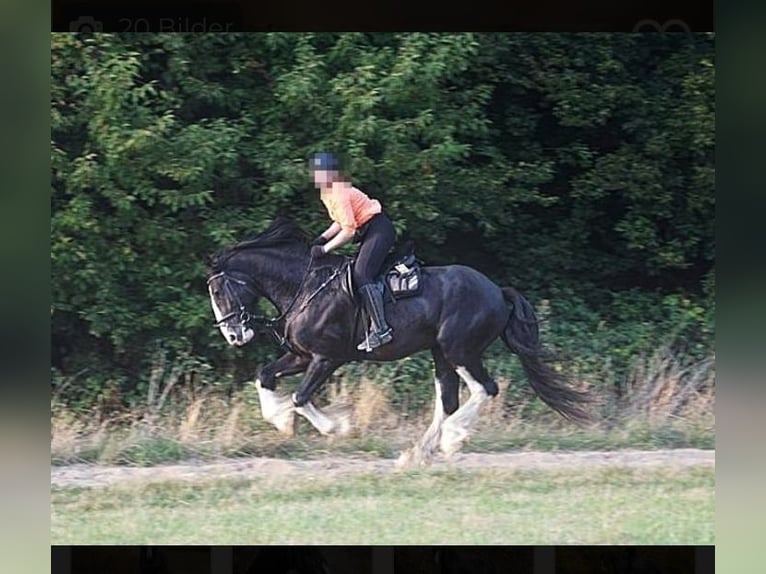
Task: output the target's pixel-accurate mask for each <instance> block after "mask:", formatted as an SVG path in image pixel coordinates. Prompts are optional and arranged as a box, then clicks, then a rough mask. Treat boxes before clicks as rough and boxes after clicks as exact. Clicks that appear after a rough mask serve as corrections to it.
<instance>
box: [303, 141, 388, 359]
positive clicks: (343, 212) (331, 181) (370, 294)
mask: <svg viewBox="0 0 766 574" xmlns="http://www.w3.org/2000/svg"><path fill="white" fill-rule="evenodd" d="M311 171H312V174H313V178H314V185H315V186H316V187H317V188H318V189H319V190H320V199H321V200H322V203H323V204H324V206H325V208H326V209H327V212H328V213H329V215H330V219H331V220H332V224H331V225H330V227H328V228H327V229H326V230H325V231H324V232H323V233H322V234H321V235H320V236H319V237H317V238H316V239H315V240H314V241H313V243H312V248H311V255H312V256H313V257H314V258H318V257H321V256H322V255H324V254H326V253H329V252H330V251H333V250H334V249H337V248H338V247H341V246H343V245H346V244H347V243H349V242H353V243H360V246H359V254H358V256H357V259H356V263H355V264H354V282H355V285H356V287H357V289H358V290H359V293H360V294H361V295H362V297H363V300H364V304H365V308H366V309H367V313H368V314H369V316H370V319H371V326H370V331H369V333H368V335H367V337H366V340H364V341H362V342H361V343H360V344H359V345H357V349H358V350H359V351H372V350H373V349H375V348H376V347H379V346H380V345H385V344H386V343H388V342H390V341H391V340H392V339H393V335H392V332H391V331H392V330H391V327H390V326H389V325H388V324H387V323H386V318H385V313H384V309H383V293H382V291H381V290H380V289H379V288H378V287H377V285H376V284H375V278H376V277H377V275H378V274H379V273H380V271H381V266H382V264H383V260H384V259H385V257H386V255H387V254H388V252H389V250H390V249H391V247H392V246H393V245H394V241H395V239H396V231H395V230H394V226H393V224H392V223H391V220H389V218H388V217H387V216H386V214H385V213H384V211H383V208H382V206H381V204H380V201H378V200H377V199H372V198H370V197H368V196H367V195H366V194H365V193H363V192H362V191H360V190H359V189H357V188H356V187H354V186H353V185H351V183H350V182H349V180H348V179H347V178H346V177H344V176H343V175H342V174H341V173H340V171H339V170H338V160H337V158H336V157H335V155H334V154H332V153H326V152H322V153H317V154H314V157H313V158H312V160H311Z"/></svg>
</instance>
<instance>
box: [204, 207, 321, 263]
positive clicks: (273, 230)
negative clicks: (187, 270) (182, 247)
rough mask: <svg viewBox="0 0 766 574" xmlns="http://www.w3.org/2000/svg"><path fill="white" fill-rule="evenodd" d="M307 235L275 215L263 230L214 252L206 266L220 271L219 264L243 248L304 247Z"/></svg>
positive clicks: (285, 219) (288, 221)
mask: <svg viewBox="0 0 766 574" xmlns="http://www.w3.org/2000/svg"><path fill="white" fill-rule="evenodd" d="M308 241H309V235H308V234H307V233H306V232H305V231H304V230H303V229H301V228H300V227H298V225H297V224H296V223H295V222H293V221H292V220H291V219H288V218H287V217H283V216H278V217H276V218H275V219H274V220H273V221H272V222H271V224H270V225H269V227H267V228H266V229H265V230H264V231H261V232H260V233H257V234H256V235H252V236H250V237H248V238H246V239H243V240H242V241H239V242H237V243H235V244H234V245H230V246H229V247H225V248H223V249H221V250H219V251H217V252H216V253H214V254H213V255H212V256H211V257H210V259H209V261H208V266H209V267H210V270H211V272H217V271H220V268H221V266H222V265H223V264H224V263H225V262H226V261H227V260H228V259H229V258H230V257H232V256H233V255H235V254H237V253H238V252H240V251H242V250H245V249H253V248H259V247H274V246H276V245H285V246H296V247H300V248H305V247H306V246H307V245H308Z"/></svg>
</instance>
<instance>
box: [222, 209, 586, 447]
mask: <svg viewBox="0 0 766 574" xmlns="http://www.w3.org/2000/svg"><path fill="white" fill-rule="evenodd" d="M309 241H310V236H309V235H308V234H307V233H305V232H304V231H303V230H301V229H300V228H299V227H297V226H296V225H295V224H294V223H292V222H291V221H290V220H288V219H285V218H282V217H279V218H277V219H275V220H274V221H273V222H272V224H271V225H270V226H269V228H268V229H266V230H265V231H263V232H262V233H260V234H258V235H256V236H254V237H252V238H251V239H248V240H246V241H243V242H240V243H238V244H236V245H234V246H232V247H230V248H227V249H225V250H222V251H220V252H218V253H216V254H215V255H213V256H212V257H211V258H210V260H209V269H208V271H209V274H208V280H207V283H208V291H209V295H210V301H211V305H212V307H213V311H214V313H215V317H216V326H217V327H218V328H219V329H220V330H221V333H222V334H223V336H224V337H225V339H226V340H227V341H228V342H229V344H231V345H234V346H242V345H245V344H247V343H248V342H250V341H251V340H252V338H253V337H254V335H255V333H256V331H258V330H259V329H263V328H267V329H272V330H273V333H274V334H275V335H276V336H277V337H278V339H279V340H280V342H281V343H282V347H283V348H284V349H285V353H284V354H283V355H282V356H281V357H279V358H278V359H277V360H275V361H274V362H272V363H269V364H267V365H266V366H264V367H263V368H262V369H261V371H260V373H259V374H258V378H257V380H256V387H257V389H258V392H259V398H260V402H261V410H262V413H263V416H264V418H265V419H266V420H268V421H270V422H272V423H273V424H274V425H275V426H276V427H277V428H278V429H280V430H281V431H283V432H286V433H292V432H294V424H295V418H294V413H296V412H297V413H298V414H300V415H302V416H304V417H305V418H307V419H308V420H309V421H310V422H311V423H312V424H313V425H314V426H315V427H316V428H317V429H318V430H319V431H320V432H321V433H323V434H333V433H344V432H347V431H348V430H349V428H350V422H349V420H348V416H333V414H332V413H330V412H329V411H326V410H321V409H319V408H318V407H316V406H315V405H313V404H312V402H311V397H312V395H313V394H314V393H315V392H316V391H317V389H319V388H320V386H321V385H322V384H323V383H324V382H325V381H326V380H327V379H328V377H329V376H330V375H331V374H332V373H333V371H335V370H336V369H337V368H338V367H340V366H341V365H343V364H345V363H348V362H351V361H377V362H380V361H396V360H399V359H402V358H404V357H407V356H409V355H412V354H414V353H417V352H420V351H424V350H430V351H431V354H432V356H433V361H434V366H435V380H434V385H435V388H436V401H435V408H434V418H433V422H432V423H431V425H430V427H429V428H428V430H427V431H426V433H425V434H424V436H423V437H422V438H421V439H420V441H419V442H418V443H417V444H416V445H415V446H414V448H413V449H412V450H410V451H408V452H407V453H404V454H403V457H402V459H401V462H407V461H420V462H427V461H428V460H430V458H431V456H432V455H433V453H434V452H435V450H436V448H437V446H439V447H441V450H442V451H443V452H444V453H445V454H447V455H451V454H453V453H455V452H457V451H458V450H459V449H460V446H461V444H462V443H463V441H464V440H465V439H466V438H467V437H468V434H469V431H470V429H471V426H472V425H473V424H474V423H475V421H476V419H477V417H478V414H479V410H480V408H481V406H482V404H483V403H484V402H485V401H487V400H488V399H489V398H490V397H494V396H495V395H497V392H498V387H497V384H496V383H495V381H494V380H493V379H492V377H491V376H490V374H489V373H488V372H487V370H486V369H485V368H484V365H483V364H482V354H483V353H484V351H485V350H486V349H487V347H489V345H490V344H491V343H492V342H493V341H494V340H495V339H497V337H501V338H502V339H503V341H504V342H505V343H506V345H507V346H508V348H509V349H510V350H511V351H512V352H513V353H515V354H516V355H517V356H518V357H519V359H520V361H521V364H522V366H523V368H524V371H525V373H526V375H527V378H528V380H529V383H530V384H531V386H532V389H533V390H534V391H535V392H536V393H537V395H538V396H539V397H540V398H541V399H542V400H543V401H544V402H545V403H546V404H548V405H549V406H550V407H551V408H553V409H555V410H556V411H557V412H559V413H560V414H561V415H563V416H564V417H566V418H567V419H570V420H572V421H574V422H577V423H584V422H587V421H589V420H590V417H589V415H588V413H587V411H586V410H585V408H584V407H585V406H586V404H587V403H588V402H589V401H590V398H589V395H588V394H587V393H585V392H582V391H578V390H575V389H572V388H569V387H568V386H567V385H566V381H565V379H564V378H563V377H562V376H561V375H560V374H559V373H558V372H556V371H555V370H554V369H552V368H551V367H550V366H548V365H547V364H546V363H545V361H544V359H543V350H542V347H541V344H540V338H539V331H538V321H537V317H536V315H535V311H534V309H533V307H532V305H531V304H530V303H529V301H527V299H525V298H524V297H523V296H522V295H521V294H520V293H519V292H518V291H516V290H515V289H513V288H511V287H503V288H501V287H499V286H498V285H496V284H495V283H493V282H492V281H491V280H489V279H488V278H487V277H486V276H485V275H483V274H482V273H480V272H479V271H477V270H475V269H472V268H470V267H466V266H463V265H447V266H441V267H437V266H424V267H423V268H422V269H421V272H422V274H421V288H422V291H421V294H420V295H418V296H415V297H408V298H403V299H399V300H395V301H392V300H391V298H389V299H388V301H387V303H386V316H387V320H388V322H389V324H390V325H391V327H392V328H393V332H394V339H393V341H392V342H390V343H388V344H386V345H383V346H381V347H378V348H376V349H374V350H373V351H371V352H365V351H358V350H357V348H356V346H357V344H358V343H359V341H360V340H361V337H363V336H364V333H365V331H366V328H365V327H366V325H365V324H364V322H363V318H362V316H361V315H360V313H359V309H360V305H359V302H358V300H357V298H356V297H355V294H354V289H353V286H351V285H350V284H349V281H350V280H349V279H348V277H349V276H350V274H349V273H348V268H349V266H350V265H352V264H353V259H352V258H349V257H347V256H343V255H337V254H329V255H327V256H325V257H322V258H321V259H318V260H312V258H311V255H310V247H309ZM259 297H265V298H266V299H268V300H269V301H270V302H271V303H272V304H273V305H274V306H275V307H276V308H277V309H278V310H279V313H280V315H279V317H277V318H275V319H273V320H271V321H264V320H263V319H262V318H259V317H256V316H254V310H255V308H256V303H257V301H258V299H259ZM298 373H304V375H303V380H302V382H301V383H300V385H299V386H298V387H297V389H296V391H295V392H294V393H293V394H292V396H291V397H287V396H279V395H277V394H276V393H275V392H274V390H275V387H276V383H277V379H278V378H280V377H284V376H288V375H294V374H298ZM460 380H462V381H463V382H465V383H466V385H467V386H468V389H469V391H470V398H469V399H468V400H467V401H466V403H465V404H464V405H462V406H459V404H458V398H459V384H460Z"/></svg>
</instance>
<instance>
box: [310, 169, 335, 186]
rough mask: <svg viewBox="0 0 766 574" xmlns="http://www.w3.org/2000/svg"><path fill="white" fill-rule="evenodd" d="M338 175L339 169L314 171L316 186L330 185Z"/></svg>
mask: <svg viewBox="0 0 766 574" xmlns="http://www.w3.org/2000/svg"><path fill="white" fill-rule="evenodd" d="M337 177H338V172H337V171H322V170H316V171H314V173H313V178H314V185H315V186H316V187H325V186H327V185H330V184H331V183H332V182H333V181H334V180H335V178H337Z"/></svg>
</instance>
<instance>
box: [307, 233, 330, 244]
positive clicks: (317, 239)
mask: <svg viewBox="0 0 766 574" xmlns="http://www.w3.org/2000/svg"><path fill="white" fill-rule="evenodd" d="M325 243H327V239H326V238H324V237H323V236H321V235H320V236H319V237H317V238H316V239H315V240H314V241H312V242H311V245H324V244H325Z"/></svg>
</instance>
